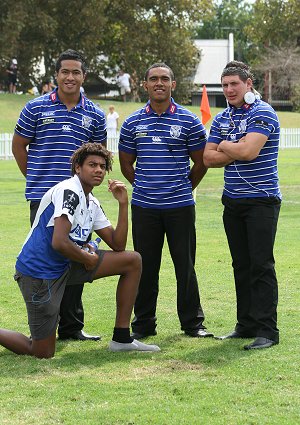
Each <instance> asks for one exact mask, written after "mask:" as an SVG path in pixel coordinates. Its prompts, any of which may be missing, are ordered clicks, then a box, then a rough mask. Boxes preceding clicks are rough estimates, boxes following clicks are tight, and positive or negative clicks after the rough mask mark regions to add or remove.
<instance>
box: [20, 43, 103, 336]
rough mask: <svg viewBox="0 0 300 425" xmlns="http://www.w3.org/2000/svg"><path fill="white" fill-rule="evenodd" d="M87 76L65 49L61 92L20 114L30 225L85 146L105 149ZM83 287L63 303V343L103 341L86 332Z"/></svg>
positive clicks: (60, 332) (81, 60)
mask: <svg viewBox="0 0 300 425" xmlns="http://www.w3.org/2000/svg"><path fill="white" fill-rule="evenodd" d="M86 72H87V65H86V63H85V60H84V58H83V56H82V55H81V54H80V53H78V52H76V51H75V50H70V49H69V50H66V51H65V52H63V53H62V54H61V55H60V56H59V58H58V60H57V62H56V80H57V89H55V90H53V91H52V92H51V93H47V94H45V95H44V96H41V97H38V98H36V99H33V100H31V101H30V102H28V103H27V105H26V106H25V108H24V109H23V110H22V112H21V114H20V118H19V120H18V122H17V125H16V128H15V134H14V136H13V140H12V151H13V154H14V156H15V159H16V161H17V163H18V166H19V168H20V171H21V172H22V173H23V175H24V176H25V177H26V191H25V196H26V199H27V201H30V211H31V212H30V222H31V225H32V223H33V221H34V218H35V214H36V212H37V209H38V207H39V204H40V201H41V199H42V197H43V195H44V194H45V193H46V192H47V190H48V189H50V188H51V187H53V186H54V185H55V184H56V183H59V182H61V181H63V180H65V179H66V178H68V177H70V157H71V155H72V154H73V152H74V151H75V150H76V149H77V148H79V147H80V146H81V145H82V144H83V143H86V142H99V143H102V144H104V145H105V144H106V121H105V114H104V113H103V112H102V111H101V110H100V109H99V108H97V107H96V106H95V105H94V103H93V102H91V101H90V100H89V99H87V98H86V97H85V96H84V95H82V94H81V93H80V88H81V86H82V84H83V82H84V79H85V77H86ZM82 291H83V285H77V286H76V287H75V288H72V291H71V290H70V288H69V287H68V286H67V287H66V291H65V294H64V297H63V300H62V303H61V311H60V315H61V320H60V323H59V328H58V335H59V338H61V339H68V338H71V339H79V340H82V341H85V340H98V339H100V337H99V336H92V335H87V334H86V333H84V332H83V330H82V329H83V326H84V312H83V306H82V301H81V295H82Z"/></svg>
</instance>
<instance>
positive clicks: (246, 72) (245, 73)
mask: <svg viewBox="0 0 300 425" xmlns="http://www.w3.org/2000/svg"><path fill="white" fill-rule="evenodd" d="M228 75H238V76H239V77H240V79H241V80H242V81H244V82H245V81H247V80H248V78H250V80H252V82H254V75H253V73H252V71H251V68H250V66H248V65H246V64H245V63H244V62H240V61H231V62H228V64H227V65H226V66H225V68H224V69H223V72H222V75H221V80H222V78H223V77H227V76H228Z"/></svg>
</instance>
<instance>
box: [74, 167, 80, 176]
mask: <svg viewBox="0 0 300 425" xmlns="http://www.w3.org/2000/svg"><path fill="white" fill-rule="evenodd" d="M80 168H81V167H80V165H79V164H75V173H76V175H78V174H79V173H80Z"/></svg>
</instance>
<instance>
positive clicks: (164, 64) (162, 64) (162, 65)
mask: <svg viewBox="0 0 300 425" xmlns="http://www.w3.org/2000/svg"><path fill="white" fill-rule="evenodd" d="M153 68H166V69H168V70H169V72H170V76H171V80H172V81H174V80H175V76H174V72H173V71H172V69H171V68H170V67H169V65H167V64H166V63H164V62H156V63H154V64H153V65H151V66H149V68H148V69H147V71H146V72H145V81H147V79H148V76H149V72H150V70H151V69H153Z"/></svg>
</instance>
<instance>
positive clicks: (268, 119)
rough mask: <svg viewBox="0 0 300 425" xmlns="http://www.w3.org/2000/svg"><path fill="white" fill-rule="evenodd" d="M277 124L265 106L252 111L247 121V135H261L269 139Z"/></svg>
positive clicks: (274, 116) (273, 115)
mask: <svg viewBox="0 0 300 425" xmlns="http://www.w3.org/2000/svg"><path fill="white" fill-rule="evenodd" d="M276 123H277V117H276V114H275V113H274V112H273V111H272V109H271V108H270V109H269V108H268V107H266V106H263V105H262V106H260V107H259V108H257V109H256V110H254V112H253V114H252V115H251V117H250V119H249V121H248V128H247V133H261V134H264V135H265V136H267V137H269V135H270V134H271V133H272V132H274V128H275V125H276Z"/></svg>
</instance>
